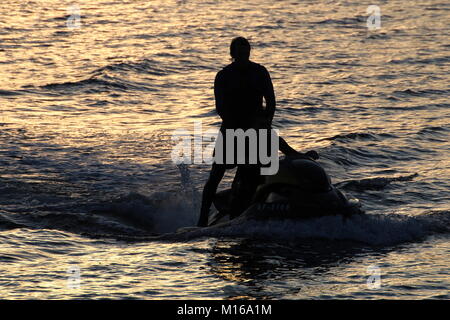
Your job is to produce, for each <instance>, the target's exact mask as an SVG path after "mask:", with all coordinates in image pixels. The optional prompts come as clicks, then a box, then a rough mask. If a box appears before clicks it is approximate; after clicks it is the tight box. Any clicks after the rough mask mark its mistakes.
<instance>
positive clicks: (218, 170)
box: [197, 163, 226, 227]
mask: <svg viewBox="0 0 450 320" xmlns="http://www.w3.org/2000/svg"><path fill="white" fill-rule="evenodd" d="M225 169H226V166H225V165H223V164H216V163H213V165H212V168H211V172H210V174H209V178H208V181H207V182H206V184H205V187H204V188H203V195H202V208H201V209H200V218H199V220H198V223H197V225H198V226H199V227H206V226H207V225H208V216H209V209H210V208H211V205H212V202H213V200H214V197H215V196H216V192H217V187H218V186H219V183H220V181H221V180H222V178H223V175H224V174H225Z"/></svg>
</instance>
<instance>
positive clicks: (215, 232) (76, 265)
mask: <svg viewBox="0 0 450 320" xmlns="http://www.w3.org/2000/svg"><path fill="white" fill-rule="evenodd" d="M74 3H75V4H76V5H78V7H79V8H80V10H81V12H80V15H81V21H80V23H81V24H80V25H79V26H80V28H73V29H70V28H68V27H67V23H68V22H67V21H68V20H69V26H77V21H76V15H74V14H73V13H74V12H75V11H76V7H69V9H70V8H72V9H70V10H69V12H68V11H67V9H68V6H69V5H72V4H74ZM371 4H374V3H372V2H360V1H324V0H322V1H319V2H318V1H302V2H296V1H275V2H274V1H266V0H261V1H252V3H249V2H242V1H231V0H230V1H194V0H185V1H181V0H180V1H151V2H150V1H144V0H142V1H141V0H134V1H76V2H65V1H60V0H47V1H18V0H4V1H2V3H1V4H0V13H1V17H2V21H1V22H0V24H1V28H0V39H1V41H0V73H1V79H2V80H1V83H0V110H1V113H0V128H1V131H0V136H1V144H0V154H1V157H0V230H1V232H0V248H1V249H0V261H1V262H2V263H1V265H0V272H1V274H2V277H1V279H0V297H1V298H10V299H11V298H14V299H24V298H51V299H53V298H62V299H70V298H142V299H161V298H198V299H211V298H220V299H222V298H224V299H229V298H237V297H240V298H249V299H252V298H275V299H280V298H286V299H299V298H315V299H317V298H318V299H322V298H323V299H325V298H363V299H369V298H373V299H384V298H388V299H393V298H395V299H403V298H408V299H421V298H441V299H449V297H450V294H449V287H450V278H449V267H448V266H449V265H450V255H449V253H450V243H449V230H450V229H449V225H450V220H449V212H450V211H449V210H450V206H449V203H450V202H449V192H448V191H449V187H450V183H449V177H450V161H449V147H450V144H449V142H448V141H449V137H450V126H449V123H450V121H449V119H450V108H449V102H448V96H449V93H450V85H449V83H450V76H449V66H450V44H449V41H448V40H449V32H450V26H449V24H448V20H449V17H450V5H449V3H448V2H445V1H440V0H429V1H421V2H420V3H414V4H412V3H411V2H410V1H406V0H397V1H378V2H377V3H376V4H377V5H378V6H379V7H380V8H381V29H379V30H377V31H368V29H367V27H366V20H367V16H368V15H367V14H366V8H367V6H368V5H371ZM74 10H75V11H74ZM237 35H243V36H246V37H248V38H249V39H250V41H251V43H252V44H253V52H252V59H253V60H254V61H256V62H259V63H261V64H263V65H265V66H266V67H267V68H268V70H269V71H270V72H271V76H272V79H273V82H274V86H275V90H276V95H277V100H278V109H277V113H276V116H275V120H274V121H275V126H276V127H277V128H278V129H280V132H281V135H282V136H283V137H285V138H286V140H287V141H288V142H289V143H290V144H291V145H292V146H294V147H295V148H297V149H298V150H310V149H315V150H317V151H318V152H319V154H320V155H321V160H320V161H321V163H322V164H323V165H324V166H325V168H326V169H327V171H328V172H329V173H330V175H331V177H332V179H333V182H334V183H336V184H337V185H338V186H339V187H340V188H341V189H342V190H343V191H344V192H346V193H348V194H351V195H352V196H355V197H357V198H359V199H360V200H361V202H362V203H363V205H364V209H365V210H366V212H367V214H368V215H367V216H365V217H355V218H352V219H350V220H348V221H343V220H342V219H341V218H339V217H325V218H321V219H313V220H310V221H304V222H298V221H287V220H286V221H265V222H249V221H237V222H235V223H233V224H231V225H228V226H225V227H223V228H212V229H205V230H195V229H194V230H192V229H184V230H183V231H181V232H180V231H179V232H176V231H177V230H178V229H179V228H183V227H192V226H193V225H194V224H195V222H196V220H197V215H198V206H199V196H200V195H199V191H200V190H201V188H202V186H203V184H204V182H205V180H206V177H207V174H208V169H209V167H208V166H207V165H199V164H192V165H189V166H187V167H185V168H181V169H182V170H181V171H180V168H178V167H177V166H176V165H174V164H173V163H172V161H171V157H170V153H171V150H172V147H173V144H174V142H173V141H172V140H171V137H172V133H173V131H174V130H175V129H178V128H185V129H187V130H193V121H195V120H202V123H203V126H204V128H205V129H206V128H217V126H218V125H219V119H218V117H217V115H216V114H215V112H214V102H213V92H212V86H213V79H214V76H215V74H216V72H217V71H218V70H220V68H221V67H223V66H224V65H226V64H228V63H229V62H230V61H229V56H228V45H229V42H230V40H231V39H232V38H233V37H235V36H237ZM232 173H233V172H230V173H228V174H227V176H226V179H225V181H224V183H223V185H222V187H226V186H227V184H229V183H230V179H231V178H232ZM70 270H72V273H70V272H69V271H70ZM371 270H372V271H371ZM373 270H375V271H373ZM377 270H378V271H377ZM377 272H379V275H380V281H381V282H380V283H379V284H380V285H381V286H380V287H379V288H374V289H370V284H369V286H368V284H367V280H368V279H369V277H370V276H371V275H372V276H373V275H374V274H377ZM78 274H79V276H80V281H79V282H77V281H78V280H77V279H78V278H77V275H78Z"/></svg>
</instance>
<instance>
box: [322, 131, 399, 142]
mask: <svg viewBox="0 0 450 320" xmlns="http://www.w3.org/2000/svg"><path fill="white" fill-rule="evenodd" d="M392 137H394V136H393V135H391V134H388V133H372V132H350V133H341V134H337V135H335V136H333V137H329V138H323V139H320V140H319V141H328V140H329V141H334V140H380V138H392Z"/></svg>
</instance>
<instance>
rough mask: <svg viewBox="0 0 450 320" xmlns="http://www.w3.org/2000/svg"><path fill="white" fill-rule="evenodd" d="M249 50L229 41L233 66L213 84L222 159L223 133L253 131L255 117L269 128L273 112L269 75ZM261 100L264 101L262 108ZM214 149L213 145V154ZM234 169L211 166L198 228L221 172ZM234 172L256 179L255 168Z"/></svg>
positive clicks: (240, 167) (246, 44)
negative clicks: (230, 130)
mask: <svg viewBox="0 0 450 320" xmlns="http://www.w3.org/2000/svg"><path fill="white" fill-rule="evenodd" d="M250 50H251V47H250V43H249V42H248V41H247V39H245V38H242V37H238V38H235V39H233V41H232V42H231V45H230V55H231V57H232V59H233V62H232V63H231V64H230V65H228V66H226V67H225V68H223V69H222V70H221V71H219V72H218V73H217V75H216V79H215V82H214V96H215V100H216V111H217V113H218V114H219V116H220V117H221V118H222V125H221V128H220V131H221V133H222V136H223V138H224V139H223V140H222V142H223V143H222V144H221V146H220V147H221V148H223V154H224V159H226V150H225V146H226V141H225V140H226V139H225V137H226V135H225V130H226V129H243V130H247V129H250V128H253V127H254V123H255V119H256V118H258V117H262V118H264V119H265V120H266V121H267V123H268V124H269V123H271V121H272V118H273V115H274V112H275V94H274V91H273V86H272V81H271V79H270V75H269V72H268V71H267V70H266V68H264V67H263V66H262V65H259V64H257V63H254V62H252V61H250V60H249V58H250ZM263 98H264V99H265V101H266V107H265V108H263ZM218 147H219V146H218V144H216V150H215V153H216V151H217V148H218ZM235 166H236V164H235V163H233V164H226V163H224V164H219V163H216V162H213V165H212V168H211V173H210V175H209V179H208V181H207V182H206V185H205V187H204V189H203V196H202V208H201V211H200V219H199V221H198V225H199V226H206V225H207V223H208V215H209V209H210V207H211V204H212V202H213V199H214V196H215V194H216V191H217V187H218V185H219V183H220V181H221V180H222V178H223V175H224V174H225V170H226V169H227V168H233V167H235ZM237 170H238V171H239V172H237V174H239V176H241V177H242V178H244V179H245V180H247V181H249V180H255V179H257V177H258V176H259V172H258V170H259V168H258V166H248V165H238V169H237Z"/></svg>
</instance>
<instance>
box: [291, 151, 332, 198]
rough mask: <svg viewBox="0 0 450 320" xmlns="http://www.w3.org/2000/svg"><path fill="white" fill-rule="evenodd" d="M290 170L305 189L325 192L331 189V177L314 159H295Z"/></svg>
mask: <svg viewBox="0 0 450 320" xmlns="http://www.w3.org/2000/svg"><path fill="white" fill-rule="evenodd" d="M290 167H291V168H290V169H291V170H290V171H291V172H292V174H293V175H294V176H295V178H296V180H297V181H298V185H299V186H301V187H302V189H304V190H305V191H312V192H327V191H329V190H330V189H331V179H330V177H329V176H328V175H327V173H326V172H325V170H324V169H323V168H322V167H321V166H320V165H319V164H318V163H317V162H315V161H312V160H308V159H295V160H292V162H291V164H290Z"/></svg>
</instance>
